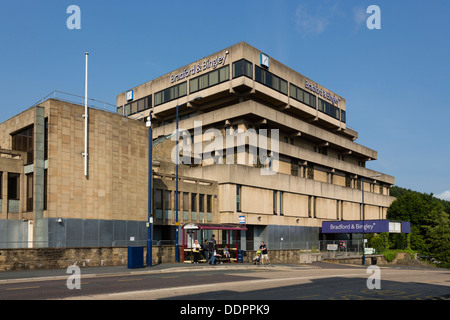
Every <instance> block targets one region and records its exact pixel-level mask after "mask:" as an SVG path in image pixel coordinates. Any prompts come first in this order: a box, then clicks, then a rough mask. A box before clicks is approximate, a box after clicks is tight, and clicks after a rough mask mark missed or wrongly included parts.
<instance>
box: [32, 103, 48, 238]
mask: <svg viewBox="0 0 450 320" xmlns="http://www.w3.org/2000/svg"><path fill="white" fill-rule="evenodd" d="M35 110H36V116H35V122H34V137H33V138H34V181H33V183H34V188H33V189H34V200H33V201H34V204H33V209H34V219H35V232H34V234H35V241H36V246H38V247H39V246H44V247H46V246H47V245H48V223H47V219H44V216H43V215H44V169H45V164H44V148H45V136H44V135H45V115H44V111H45V109H44V108H43V107H39V106H37V107H36V108H35Z"/></svg>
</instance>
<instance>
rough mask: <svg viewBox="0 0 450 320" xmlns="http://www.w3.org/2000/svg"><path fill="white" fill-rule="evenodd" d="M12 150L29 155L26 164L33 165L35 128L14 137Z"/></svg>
mask: <svg viewBox="0 0 450 320" xmlns="http://www.w3.org/2000/svg"><path fill="white" fill-rule="evenodd" d="M12 149H13V150H17V151H22V152H26V153H27V161H26V164H30V163H33V161H34V160H33V157H34V152H33V126H31V127H28V128H26V129H24V130H21V131H19V132H16V133H14V134H13V135H12Z"/></svg>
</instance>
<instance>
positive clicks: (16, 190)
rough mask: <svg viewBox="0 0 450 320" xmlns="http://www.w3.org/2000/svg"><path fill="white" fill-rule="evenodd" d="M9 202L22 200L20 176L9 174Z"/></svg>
mask: <svg viewBox="0 0 450 320" xmlns="http://www.w3.org/2000/svg"><path fill="white" fill-rule="evenodd" d="M8 200H20V174H18V173H8Z"/></svg>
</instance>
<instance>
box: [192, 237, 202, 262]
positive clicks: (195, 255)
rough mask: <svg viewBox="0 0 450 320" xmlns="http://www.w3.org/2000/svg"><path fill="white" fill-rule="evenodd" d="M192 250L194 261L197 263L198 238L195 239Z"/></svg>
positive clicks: (198, 251) (198, 254)
mask: <svg viewBox="0 0 450 320" xmlns="http://www.w3.org/2000/svg"><path fill="white" fill-rule="evenodd" d="M192 251H193V253H194V263H198V258H199V256H200V244H199V243H198V240H195V242H194V245H193V247H192Z"/></svg>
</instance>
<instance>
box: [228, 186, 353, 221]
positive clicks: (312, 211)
mask: <svg viewBox="0 0 450 320" xmlns="http://www.w3.org/2000/svg"><path fill="white" fill-rule="evenodd" d="M241 189H242V186H241V185H236V210H237V212H242V208H241V204H240V203H241ZM283 200H284V191H278V190H273V191H272V206H273V214H274V215H280V216H283V215H284V212H283ZM316 203H317V197H316V196H308V218H317V211H316V207H317V205H316ZM361 206H362V205H360V207H361ZM343 212H344V201H343V200H336V218H337V219H342V218H343Z"/></svg>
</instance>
